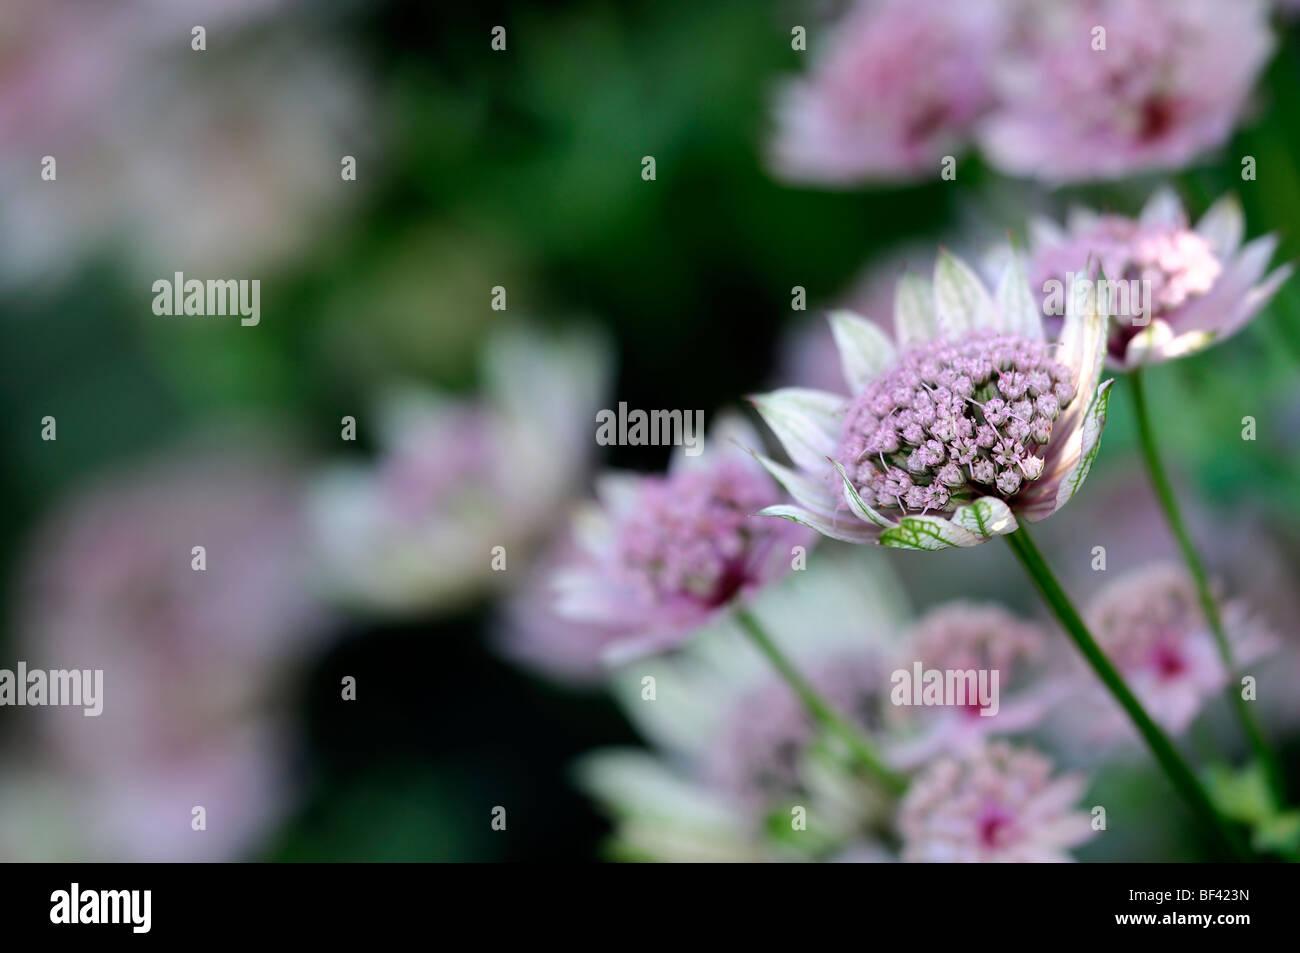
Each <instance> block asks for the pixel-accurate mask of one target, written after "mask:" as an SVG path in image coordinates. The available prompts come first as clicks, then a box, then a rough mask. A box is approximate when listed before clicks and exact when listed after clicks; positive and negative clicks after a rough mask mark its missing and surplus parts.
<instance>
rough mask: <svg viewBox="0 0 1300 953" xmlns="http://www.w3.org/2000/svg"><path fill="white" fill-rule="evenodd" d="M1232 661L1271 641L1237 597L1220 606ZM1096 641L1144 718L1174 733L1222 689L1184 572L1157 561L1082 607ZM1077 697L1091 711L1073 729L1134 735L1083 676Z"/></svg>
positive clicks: (1251, 658) (1215, 653)
mask: <svg viewBox="0 0 1300 953" xmlns="http://www.w3.org/2000/svg"><path fill="white" fill-rule="evenodd" d="M1220 611H1221V613H1222V617H1223V624H1224V628H1225V630H1226V631H1227V633H1228V638H1229V641H1230V643H1232V645H1233V655H1234V657H1235V658H1236V661H1237V662H1238V664H1245V665H1249V664H1251V663H1252V662H1255V661H1257V660H1258V659H1260V658H1261V657H1262V656H1264V655H1265V654H1267V653H1268V652H1269V651H1270V650H1271V649H1272V648H1274V647H1275V644H1276V643H1275V640H1274V638H1273V636H1272V634H1271V633H1270V631H1269V629H1268V628H1267V626H1266V625H1264V624H1263V623H1262V622H1261V621H1260V620H1259V619H1258V618H1256V617H1254V616H1253V615H1252V614H1251V612H1250V611H1249V608H1248V607H1247V606H1246V605H1245V604H1243V603H1242V602H1240V601H1235V600H1232V601H1228V602H1226V603H1224V604H1223V605H1222V606H1221V609H1220ZM1087 617H1088V622H1089V628H1090V629H1091V631H1092V633H1093V635H1094V637H1095V638H1096V640H1097V644H1098V645H1100V646H1101V648H1102V651H1104V652H1105V653H1106V655H1107V657H1108V658H1109V659H1110V660H1111V662H1112V663H1113V664H1114V665H1115V668H1116V669H1117V670H1118V671H1119V673H1120V675H1122V676H1123V677H1124V680H1125V681H1126V682H1127V683H1128V685H1129V687H1130V688H1131V689H1132V691H1133V694H1134V695H1136V696H1137V698H1138V700H1139V701H1140V702H1141V703H1142V706H1143V707H1144V708H1146V710H1147V711H1148V712H1149V713H1150V715H1151V717H1152V718H1153V719H1154V720H1155V721H1156V722H1157V723H1159V724H1160V725H1161V726H1162V727H1164V728H1165V730H1167V731H1169V732H1170V733H1171V734H1175V735H1177V734H1181V733H1182V732H1184V731H1185V730H1186V729H1187V727H1188V726H1189V725H1190V724H1191V723H1192V721H1193V720H1195V718H1196V716H1197V715H1198V714H1199V713H1200V711H1201V710H1202V708H1204V707H1205V705H1206V704H1207V703H1208V702H1209V701H1210V700H1211V699H1212V698H1214V697H1215V696H1216V695H1219V694H1221V693H1222V692H1223V691H1224V689H1225V688H1227V687H1228V682H1229V680H1230V679H1231V678H1232V677H1233V674H1232V673H1229V672H1227V671H1225V669H1224V666H1223V662H1222V659H1221V658H1220V655H1219V650H1218V646H1217V645H1216V644H1215V639H1214V634H1213V632H1212V631H1211V629H1210V626H1209V624H1208V623H1207V622H1206V620H1205V615H1204V613H1203V612H1202V610H1201V605H1200V600H1199V597H1198V595H1197V591H1196V586H1195V584H1194V583H1193V582H1192V579H1191V577H1190V576H1189V575H1188V574H1187V572H1186V570H1184V569H1182V568H1181V567H1179V566H1175V565H1173V564H1165V563H1157V564H1153V565H1150V566H1147V567H1145V568H1143V569H1140V570H1137V571H1135V572H1132V573H1130V574H1127V575H1125V576H1122V577H1120V578H1119V579H1116V580H1115V581H1114V582H1112V583H1110V584H1109V585H1108V586H1106V588H1104V589H1103V590H1102V591H1101V592H1100V593H1098V594H1097V596H1096V597H1095V598H1094V599H1093V601H1092V603H1091V605H1090V606H1089V608H1088V611H1087ZM1082 691H1083V692H1084V699H1083V702H1084V703H1088V702H1091V706H1092V707H1094V708H1096V709H1097V712H1096V713H1095V714H1094V716H1093V717H1087V718H1079V719H1076V723H1075V727H1076V728H1077V730H1079V731H1082V732H1085V733H1086V734H1087V735H1088V737H1090V738H1094V739H1097V740H1110V739H1119V738H1128V737H1135V736H1134V735H1133V731H1132V728H1131V726H1130V725H1129V722H1128V721H1127V720H1126V719H1125V717H1124V716H1123V713H1122V712H1121V711H1120V710H1119V708H1118V707H1117V706H1116V705H1115V704H1114V703H1113V702H1111V700H1110V697H1109V696H1108V695H1104V694H1102V693H1101V692H1100V690H1099V689H1097V688H1096V686H1095V685H1094V684H1093V683H1092V682H1091V681H1090V680H1089V681H1088V682H1086V683H1085V685H1084V687H1083V688H1082Z"/></svg>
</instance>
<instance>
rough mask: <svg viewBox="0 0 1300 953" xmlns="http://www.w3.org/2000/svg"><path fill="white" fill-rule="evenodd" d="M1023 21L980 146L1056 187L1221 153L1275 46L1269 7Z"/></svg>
mask: <svg viewBox="0 0 1300 953" xmlns="http://www.w3.org/2000/svg"><path fill="white" fill-rule="evenodd" d="M1016 23H1017V27H1018V34H1017V36H1016V38H1015V40H1014V42H1013V43H1012V44H1011V45H1010V47H1009V50H1008V53H1007V56H1006V58H1005V59H1004V60H1003V61H1002V63H1001V65H1000V69H999V73H998V82H997V86H998V105H997V107H996V108H995V109H994V111H993V113H992V114H991V115H990V116H988V117H987V119H985V120H984V121H983V122H982V124H981V128H980V132H979V138H980V141H981V145H982V146H983V149H984V151H985V153H986V154H987V155H988V157H989V159H990V160H991V161H992V162H993V164H994V165H996V166H998V167H999V168H1001V169H1002V170H1003V171H1006V172H1009V173H1011V174H1013V175H1025V176H1032V177H1035V178H1040V179H1044V180H1047V181H1051V182H1071V181H1078V180H1086V179H1116V178H1122V177H1124V176H1129V175H1133V174H1135V173H1139V172H1145V171H1151V170H1160V169H1177V168H1181V167H1183V166H1185V165H1187V164H1188V163H1190V162H1192V161H1193V160H1194V159H1196V158H1197V157H1198V156H1199V155H1200V154H1201V153H1203V152H1205V151H1207V150H1209V149H1213V148H1215V147H1217V146H1220V145H1222V144H1223V143H1224V142H1226V141H1227V139H1228V137H1229V135H1230V134H1231V133H1232V130H1233V127H1234V126H1235V125H1236V124H1237V122H1238V120H1239V118H1240V116H1241V114H1242V111H1243V108H1244V106H1245V104H1246V100H1247V98H1248V96H1249V94H1250V91H1251V88H1252V86H1253V85H1254V82H1255V78H1256V76H1257V75H1258V74H1259V72H1260V70H1261V69H1262V68H1263V66H1264V64H1265V62H1266V61H1267V60H1268V57H1269V55H1270V54H1271V52H1272V49H1273V38H1272V35H1271V33H1270V30H1269V24H1268V6H1267V4H1266V3H1264V2H1263V0H1240V2H1237V3H1231V4H1228V5H1224V4H1223V3H1221V2H1218V0H1066V2H1061V0H1029V2H1027V3H1025V4H1024V5H1023V8H1022V10H1021V12H1020V14H1019V15H1018V16H1017V17H1016ZM1102 30H1104V48H1102V43H1103V37H1102V34H1101V33H1100V32H1099V31H1102Z"/></svg>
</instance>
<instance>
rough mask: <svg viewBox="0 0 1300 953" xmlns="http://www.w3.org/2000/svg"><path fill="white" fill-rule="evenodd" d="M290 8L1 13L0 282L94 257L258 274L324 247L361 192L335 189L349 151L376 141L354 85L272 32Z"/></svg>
mask: <svg viewBox="0 0 1300 953" xmlns="http://www.w3.org/2000/svg"><path fill="white" fill-rule="evenodd" d="M283 6H284V4H283V3H280V2H278V0H240V2H234V3H214V2H197V0H186V2H181V3H164V2H161V0H126V2H122V3H115V4H102V3H95V2H88V0H70V2H67V3H60V4H49V3H40V2H31V0H17V2H16V3H13V4H6V9H5V11H4V13H3V14H0V51H2V53H3V55H4V57H5V66H6V69H5V74H4V76H3V79H2V80H0V194H2V195H3V196H4V201H3V202H2V203H0V279H5V280H9V281H28V280H33V279H50V278H57V277H58V276H59V274H60V272H62V271H64V270H65V269H68V268H71V267H73V266H75V264H76V263H78V262H79V261H81V260H82V258H83V257H84V256H86V255H88V254H92V253H94V252H96V251H99V250H109V251H111V252H114V253H117V254H122V255H125V256H126V263H127V265H128V266H129V267H130V268H131V270H132V273H133V274H137V275H140V276H143V277H148V278H157V277H159V276H161V275H164V274H167V275H170V274H171V273H172V272H173V271H188V272H190V273H191V274H198V275H204V274H207V275H212V274H213V273H216V274H217V275H221V274H223V273H230V272H231V271H235V272H239V273H247V272H248V271H249V270H254V271H256V272H261V271H264V270H265V269H266V268H268V267H273V266H275V265H277V264H280V263H281V262H283V261H285V260H288V259H289V258H291V257H292V256H293V254H294V253H296V252H297V251H299V250H300V249H301V248H302V247H304V246H305V245H306V244H307V243H309V242H311V241H313V240H315V239H316V238H317V237H318V236H319V235H320V234H321V232H322V226H323V225H325V224H327V223H328V222H330V221H331V220H332V217H331V213H334V212H337V211H338V210H339V209H340V208H342V207H344V206H345V205H346V203H347V202H349V201H350V200H352V199H353V198H355V197H356V196H357V195H358V194H359V193H358V190H357V188H356V187H355V186H358V185H360V184H361V183H362V182H364V178H362V179H359V181H358V183H351V184H350V186H348V187H342V188H341V187H340V186H341V183H340V178H339V176H340V166H339V161H340V157H341V156H343V155H345V154H352V155H358V154H361V155H362V156H363V158H368V157H369V150H370V149H371V148H373V146H372V145H370V144H371V143H373V141H374V139H375V137H374V135H373V132H371V131H367V132H365V133H364V135H361V134H359V133H360V130H361V128H362V125H363V124H364V123H365V122H366V121H367V119H366V110H365V108H364V105H363V99H364V97H363V95H362V93H361V84H360V82H359V79H358V76H359V74H358V73H357V72H355V71H354V70H353V69H352V67H351V65H350V64H349V63H347V62H345V61H344V60H343V59H341V58H340V57H339V55H338V54H337V53H335V52H333V51H332V50H331V48H330V47H329V45H328V44H326V43H324V42H323V41H321V40H320V38H315V39H308V40H304V39H301V38H299V37H298V36H296V35H294V33H292V32H290V31H288V30H281V31H279V32H278V33H277V32H276V30H275V29H274V24H275V22H276V17H275V14H276V13H277V12H278V11H277V8H280V7H283ZM196 24H199V25H203V26H204V27H205V28H206V29H207V31H208V36H207V43H208V49H207V50H206V51H204V52H202V53H198V52H195V51H193V50H191V47H190V41H191V37H190V29H191V28H192V27H193V26H194V25H196ZM255 27H256V29H255ZM263 27H266V28H267V29H262V28H263ZM199 63H201V64H202V65H201V66H200V65H197V64H199ZM358 143H365V145H360V144H358ZM45 155H50V156H53V157H54V159H55V160H56V161H57V163H58V167H57V172H58V178H57V179H56V180H53V181H43V180H42V177H41V175H42V164H41V159H42V157H43V156H45ZM123 233H126V234H129V236H130V239H131V240H130V241H121V240H120V239H121V235H122V234H123Z"/></svg>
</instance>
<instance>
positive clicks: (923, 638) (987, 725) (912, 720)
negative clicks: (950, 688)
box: [890, 601, 1057, 768]
mask: <svg viewBox="0 0 1300 953" xmlns="http://www.w3.org/2000/svg"><path fill="white" fill-rule="evenodd" d="M1045 648H1046V633H1045V632H1044V630H1043V629H1042V627H1040V626H1038V625H1036V624H1034V623H1032V622H1028V621H1026V620H1024V619H1021V618H1019V617H1018V616H1015V615H1013V614H1012V613H1010V612H1008V611H1007V610H1006V609H1003V608H1002V607H1001V606H998V605H995V604H992V603H977V602H966V601H956V602H946V603H943V604H941V605H939V606H936V607H935V608H933V609H931V610H930V611H929V612H927V613H925V615H923V616H922V617H921V618H920V619H918V620H917V621H916V622H915V623H914V624H913V625H912V627H911V628H910V629H909V630H908V632H907V634H906V636H905V637H904V645H903V650H902V652H901V653H900V654H899V656H898V665H899V666H900V667H901V668H903V669H906V670H911V668H912V667H913V665H914V664H915V663H919V664H920V665H921V667H922V669H923V670H934V671H940V672H950V671H955V672H968V671H973V672H976V673H978V672H989V673H992V672H997V678H998V681H997V685H996V690H997V693H998V698H997V702H996V710H995V711H993V712H992V713H991V714H990V713H985V712H984V710H983V708H982V706H981V705H980V704H979V701H978V700H977V699H976V700H968V703H967V704H966V705H964V706H950V707H940V708H934V707H897V708H895V709H894V713H895V720H896V721H897V722H898V723H899V724H900V727H904V728H911V729H912V736H911V737H907V738H905V739H900V741H899V742H896V743H894V744H893V745H892V746H891V748H890V752H891V754H892V756H893V758H894V760H895V761H896V762H897V763H898V764H900V765H901V766H903V767H905V768H906V767H909V766H915V765H918V764H921V763H922V762H924V761H927V760H929V759H930V758H931V757H933V756H934V755H935V754H937V753H939V752H944V751H946V752H953V753H962V752H965V751H968V750H970V749H972V748H974V747H977V746H978V745H979V744H981V743H982V742H983V740H984V739H985V738H987V737H988V736H990V735H994V734H998V735H1005V734H1015V733H1017V732H1021V731H1026V730H1028V729H1029V728H1032V727H1033V726H1034V725H1035V724H1036V723H1037V722H1038V721H1039V719H1040V718H1041V717H1042V716H1043V715H1044V714H1045V712H1046V711H1047V709H1048V707H1049V705H1050V704H1051V703H1052V701H1053V699H1054V696H1055V695H1056V694H1057V689H1056V687H1055V686H1054V685H1052V684H1051V683H1050V682H1042V683H1039V684H1037V685H1035V684H1034V681H1033V675H1032V673H1033V670H1034V669H1035V668H1036V667H1037V666H1038V664H1039V663H1040V662H1041V661H1042V660H1043V657H1044V655H1045ZM990 677H991V676H990ZM992 707H993V706H990V708H992Z"/></svg>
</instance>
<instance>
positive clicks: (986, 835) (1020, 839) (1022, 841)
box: [898, 742, 1092, 863]
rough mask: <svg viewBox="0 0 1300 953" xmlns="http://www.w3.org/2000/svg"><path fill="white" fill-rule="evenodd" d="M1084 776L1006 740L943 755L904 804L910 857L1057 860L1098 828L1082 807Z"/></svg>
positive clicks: (902, 827)
mask: <svg viewBox="0 0 1300 953" xmlns="http://www.w3.org/2000/svg"><path fill="white" fill-rule="evenodd" d="M1083 790H1084V782H1083V780H1082V779H1081V778H1078V777H1069V776H1066V777H1060V778H1056V779H1053V778H1052V765H1051V762H1049V761H1048V760H1047V759H1046V758H1045V757H1043V756H1042V755H1040V754H1037V753H1035V752H1033V751H1027V750H1022V749H1016V748H1013V747H1011V746H1010V745H1007V744H1005V743H1001V742H995V743H991V744H989V745H987V746H986V747H983V748H980V749H978V750H976V751H974V752H972V753H971V754H969V755H968V756H966V757H964V758H960V759H956V758H942V759H940V760H938V761H936V762H934V763H933V764H931V765H930V766H929V767H928V768H927V769H926V770H925V771H924V772H923V773H922V774H920V775H919V776H917V777H916V778H915V779H914V780H913V782H912V786H911V788H910V789H909V790H908V792H907V796H906V797H905V798H904V799H903V803H902V805H901V807H900V808H899V816H898V829H899V833H900V834H901V835H902V838H903V859H904V860H907V861H912V862H930V863H997V862H1009V863H1052V862H1067V861H1070V860H1072V859H1073V858H1072V857H1071V856H1070V855H1069V854H1068V853H1067V851H1068V850H1069V848H1071V847H1074V846H1076V845H1078V844H1081V843H1083V842H1084V841H1085V840H1087V839H1088V838H1089V837H1090V836H1091V835H1092V827H1091V824H1090V823H1089V817H1088V815H1087V814H1085V813H1083V812H1081V811H1076V810H1074V805H1075V803H1076V802H1077V801H1078V799H1079V797H1080V796H1081V795H1082V794H1083Z"/></svg>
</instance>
